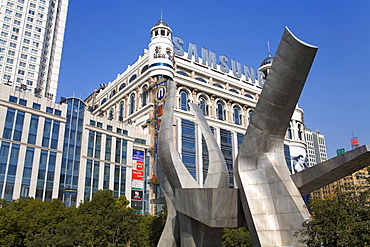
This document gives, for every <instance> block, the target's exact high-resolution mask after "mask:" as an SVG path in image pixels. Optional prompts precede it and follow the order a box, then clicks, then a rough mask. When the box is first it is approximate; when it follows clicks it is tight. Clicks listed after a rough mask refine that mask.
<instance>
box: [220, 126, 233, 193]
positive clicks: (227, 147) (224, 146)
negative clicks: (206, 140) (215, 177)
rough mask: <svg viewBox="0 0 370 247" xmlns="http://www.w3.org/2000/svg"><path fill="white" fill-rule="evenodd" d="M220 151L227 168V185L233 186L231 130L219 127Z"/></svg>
mask: <svg viewBox="0 0 370 247" xmlns="http://www.w3.org/2000/svg"><path fill="white" fill-rule="evenodd" d="M220 137H221V142H220V144H221V152H222V154H223V155H224V157H225V162H226V166H227V169H228V170H229V187H230V188H234V165H233V161H234V159H233V143H232V138H231V131H229V130H224V129H220Z"/></svg>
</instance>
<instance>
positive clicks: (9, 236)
mask: <svg viewBox="0 0 370 247" xmlns="http://www.w3.org/2000/svg"><path fill="white" fill-rule="evenodd" d="M74 210H75V208H73V207H70V208H66V206H65V204H64V203H62V202H60V201H59V200H57V199H56V200H52V201H49V202H45V201H39V200H35V199H33V198H20V199H18V200H14V201H12V202H11V203H6V202H5V201H2V202H1V208H0V245H1V246H73V245H74V244H76V243H77V242H75V241H74V238H73V237H72V236H71V235H70V234H69V233H68V232H66V231H62V230H61V229H62V226H64V228H66V229H73V224H71V225H68V226H67V227H66V226H65V224H66V222H67V221H66V220H67V219H70V218H71V212H73V211H74Z"/></svg>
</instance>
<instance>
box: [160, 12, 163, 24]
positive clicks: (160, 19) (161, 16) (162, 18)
mask: <svg viewBox="0 0 370 247" xmlns="http://www.w3.org/2000/svg"><path fill="white" fill-rule="evenodd" d="M162 15H163V11H161V19H160V21H161V22H162V21H163V18H162V17H163V16H162Z"/></svg>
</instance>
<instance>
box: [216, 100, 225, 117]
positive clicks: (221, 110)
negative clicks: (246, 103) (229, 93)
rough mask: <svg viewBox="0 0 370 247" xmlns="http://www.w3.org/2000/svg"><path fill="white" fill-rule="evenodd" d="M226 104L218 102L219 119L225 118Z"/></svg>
mask: <svg viewBox="0 0 370 247" xmlns="http://www.w3.org/2000/svg"><path fill="white" fill-rule="evenodd" d="M224 108H225V107H224V104H222V103H221V102H218V103H217V119H219V120H225V109H224Z"/></svg>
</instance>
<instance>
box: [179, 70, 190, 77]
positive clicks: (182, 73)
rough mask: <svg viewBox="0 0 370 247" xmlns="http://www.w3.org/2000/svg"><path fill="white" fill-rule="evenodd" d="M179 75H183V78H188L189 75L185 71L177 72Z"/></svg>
mask: <svg viewBox="0 0 370 247" xmlns="http://www.w3.org/2000/svg"><path fill="white" fill-rule="evenodd" d="M177 74H179V75H183V76H187V77H188V74H186V73H185V72H183V71H177Z"/></svg>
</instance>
